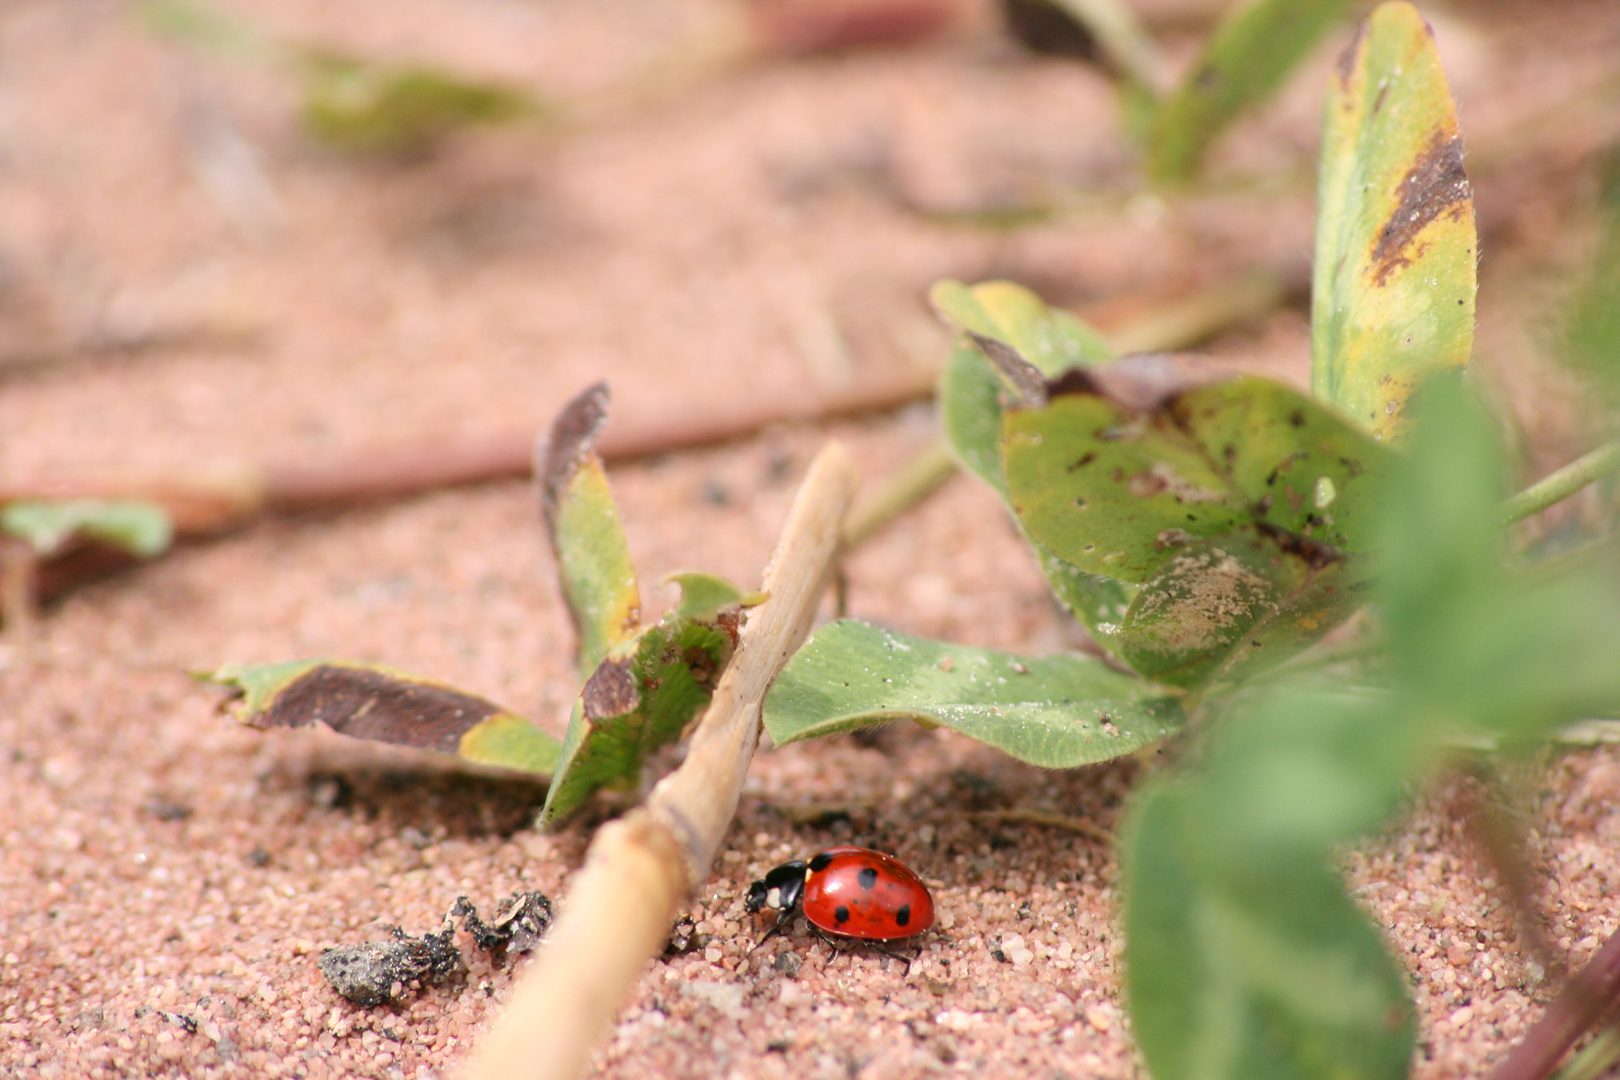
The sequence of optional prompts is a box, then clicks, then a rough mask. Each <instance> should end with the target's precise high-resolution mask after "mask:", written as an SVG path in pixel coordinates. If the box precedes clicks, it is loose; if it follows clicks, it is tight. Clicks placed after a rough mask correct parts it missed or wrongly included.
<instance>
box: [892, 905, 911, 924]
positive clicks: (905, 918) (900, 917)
mask: <svg viewBox="0 0 1620 1080" xmlns="http://www.w3.org/2000/svg"><path fill="white" fill-rule="evenodd" d="M894 922H895V925H896V926H905V925H906V924H907V923H909V922H911V905H910V904H901V905H900V910H899V911H897V912H895V913H894Z"/></svg>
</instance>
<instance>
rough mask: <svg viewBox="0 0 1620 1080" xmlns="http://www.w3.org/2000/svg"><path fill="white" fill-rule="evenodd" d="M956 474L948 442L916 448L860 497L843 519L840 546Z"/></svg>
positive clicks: (848, 544)
mask: <svg viewBox="0 0 1620 1080" xmlns="http://www.w3.org/2000/svg"><path fill="white" fill-rule="evenodd" d="M955 475H956V458H955V457H953V456H952V454H951V447H950V444H949V443H947V442H946V441H945V440H944V439H942V438H941V439H935V440H934V441H933V442H931V443H929V444H928V446H927V447H925V448H924V449H922V450H919V451H917V453H916V454H915V455H914V456H913V457H911V459H910V460H908V461H907V462H906V463H905V464H904V465H902V466H900V471H899V472H897V473H895V474H894V475H893V476H891V477H889V478H888V479H887V480H886V481H884V483H883V486H882V487H880V488H878V490H877V491H876V492H875V493H874V494H873V495H872V497H871V498H869V499H863V500H861V503H860V505H858V506H856V507H855V509H854V510H853V511H851V513H850V515H849V520H847V521H845V522H844V546H845V547H846V548H853V547H855V546H857V545H859V544H860V543H862V542H863V541H865V540H866V539H867V538H868V537H870V536H871V535H872V534H874V533H876V532H878V531H879V530H881V529H882V528H883V527H884V526H886V525H888V524H889V523H890V522H892V521H894V520H895V519H896V518H898V517H899V516H900V515H901V514H903V513H905V512H906V511H907V510H909V509H911V508H912V507H913V506H915V505H917V504H918V503H920V502H922V501H923V500H924V499H926V498H927V497H928V496H929V495H932V494H933V493H934V491H935V490H936V489H937V488H938V487H939V486H940V485H941V484H943V483H945V481H947V480H949V479H950V478H951V477H953V476H955Z"/></svg>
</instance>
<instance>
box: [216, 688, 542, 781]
mask: <svg viewBox="0 0 1620 1080" xmlns="http://www.w3.org/2000/svg"><path fill="white" fill-rule="evenodd" d="M207 679H208V680H209V681H210V682H215V683H219V684H221V685H223V686H227V687H230V688H231V689H232V690H233V691H234V692H235V695H236V699H237V704H236V706H235V708H234V710H233V711H234V712H235V715H236V718H237V719H238V720H241V721H242V722H243V723H245V724H250V725H252V726H253V727H257V728H273V727H308V726H309V725H311V724H324V725H325V726H326V727H329V728H331V729H332V730H333V731H335V732H337V733H338V734H340V735H348V736H350V737H352V738H356V739H368V740H371V741H374V742H385V743H393V744H395V745H397V746H410V747H415V748H417V749H421V750H433V751H437V752H439V753H443V754H454V755H456V756H457V757H460V758H462V759H464V760H466V761H470V762H475V763H477V764H479V765H493V766H496V767H499V768H503V769H515V770H517V771H519V772H527V773H535V774H538V775H541V776H549V775H551V773H552V771H553V770H554V769H555V768H556V765H557V758H558V752H559V750H560V748H561V745H562V744H561V742H560V741H559V740H558V739H557V737H556V736H554V735H551V734H549V733H547V732H545V731H542V730H540V729H539V728H538V727H536V726H535V725H534V724H532V723H530V722H529V721H528V720H525V719H524V718H523V717H521V716H518V715H516V714H514V713H511V712H508V711H506V710H505V709H503V708H501V707H500V706H499V705H496V704H494V703H493V702H490V701H486V700H484V699H483V698H481V697H475V696H474V695H472V694H468V693H465V692H464V691H461V690H457V689H456V688H455V687H453V686H447V685H445V684H444V683H441V682H435V681H434V680H432V679H424V678H422V677H420V676H417V675H411V674H408V673H406V672H403V671H398V670H396V669H394V668H389V667H385V666H383V665H381V664H367V663H361V662H359V661H355V660H294V661H290V662H286V663H280V664H260V665H254V666H242V665H235V664H233V665H229V666H227V667H223V668H220V669H219V670H218V671H216V672H214V673H212V674H211V675H208V676H207Z"/></svg>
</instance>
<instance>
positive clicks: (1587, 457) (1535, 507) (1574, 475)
mask: <svg viewBox="0 0 1620 1080" xmlns="http://www.w3.org/2000/svg"><path fill="white" fill-rule="evenodd" d="M1615 469H1620V439H1616V440H1614V441H1612V442H1607V443H1604V444H1603V445H1602V446H1600V447H1598V448H1597V449H1596V450H1593V451H1592V452H1591V453H1589V454H1584V455H1582V456H1581V457H1578V458H1576V459H1575V460H1574V461H1572V462H1570V463H1569V464H1568V465H1565V466H1564V467H1563V468H1562V469H1559V470H1558V471H1557V472H1554V473H1552V474H1550V475H1548V476H1546V477H1543V478H1542V479H1540V480H1538V481H1536V482H1535V483H1534V484H1531V485H1530V486H1529V487H1527V488H1525V489H1524V490H1523V491H1521V492H1519V493H1518V494H1517V495H1514V496H1512V497H1511V498H1508V499H1504V500H1503V501H1502V520H1503V521H1504V522H1505V523H1507V524H1509V525H1512V524H1513V523H1514V522H1516V521H1523V520H1524V519H1525V518H1527V517H1529V516H1530V515H1531V514H1534V513H1538V512H1539V511H1542V510H1545V509H1547V507H1549V506H1551V505H1552V504H1553V503H1555V502H1558V501H1560V500H1562V499H1567V498H1569V497H1570V496H1571V495H1573V494H1575V493H1576V492H1577V491H1579V490H1580V489H1581V488H1583V487H1585V486H1586V485H1587V484H1590V483H1591V482H1592V481H1594V480H1597V479H1600V478H1601V477H1604V476H1607V475H1608V474H1609V473H1611V472H1614V470H1615Z"/></svg>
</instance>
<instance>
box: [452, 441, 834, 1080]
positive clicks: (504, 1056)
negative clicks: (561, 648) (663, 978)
mask: <svg viewBox="0 0 1620 1080" xmlns="http://www.w3.org/2000/svg"><path fill="white" fill-rule="evenodd" d="M857 482H858V477H857V473H856V469H855V464H854V461H853V459H851V457H850V456H849V453H848V452H847V451H846V450H844V448H843V447H842V446H840V445H839V444H837V443H829V444H827V446H826V447H824V448H823V449H822V451H821V453H820V454H819V455H818V456H817V457H816V460H815V462H814V463H813V464H812V465H811V467H810V472H809V475H808V476H806V478H805V481H804V485H803V487H801V488H800V489H799V495H798V498H797V499H796V500H795V501H794V504H793V509H792V511H791V513H790V514H789V515H788V521H787V525H786V526H785V527H784V528H783V531H782V539H781V540H780V541H779V542H778V544H777V548H776V553H775V555H774V556H773V557H772V559H771V564H770V566H769V567H768V568H767V569H766V571H765V580H764V585H763V588H764V591H765V592H767V593H769V594H770V598H769V599H768V600H766V601H765V602H764V603H763V604H761V605H760V606H759V607H757V608H755V609H754V610H753V611H752V612H751V613H750V615H749V619H748V622H747V624H746V625H745V626H744V628H743V630H742V634H741V637H740V638H739V640H738V643H737V651H736V653H735V654H734V655H733V657H732V660H731V663H730V664H729V665H728V666H727V667H726V671H725V674H724V675H722V676H721V679H720V685H719V686H718V687H716V689H715V692H714V698H713V700H712V701H711V702H710V704H709V708H708V710H707V711H706V712H705V713H704V716H703V719H702V720H701V721H700V722H699V724H698V727H697V730H696V731H695V732H694V734H693V735H692V740H691V743H690V744H689V746H688V750H687V755H686V760H685V761H684V762H682V764H681V766H680V768H678V769H676V770H675V771H674V772H672V773H670V774H669V775H668V776H666V777H664V779H663V780H661V781H659V783H658V786H657V787H655V788H653V790H652V793H651V794H650V795H649V796H648V797H647V801H646V804H645V805H644V806H642V807H640V808H638V809H636V810H635V811H632V812H631V813H630V814H628V815H626V816H625V817H623V818H621V819H619V820H617V821H611V822H609V823H608V824H606V825H604V826H602V828H601V829H599V830H597V833H596V837H595V839H593V840H592V841H591V847H590V850H589V851H588V852H587V854H586V858H585V865H584V867H583V868H582V869H581V870H580V871H579V873H578V875H576V877H575V878H574V880H573V881H572V882H571V883H570V888H569V891H568V897H567V900H566V901H565V903H564V905H563V911H562V916H561V918H559V919H558V920H557V924H556V926H555V927H554V928H553V929H552V931H551V934H550V936H549V937H548V939H547V941H546V944H545V947H544V950H543V951H542V952H541V954H540V957H539V959H538V961H537V962H536V963H535V964H534V966H533V967H532V968H530V969H529V971H528V972H527V973H526V974H525V975H524V977H523V980H522V982H521V983H520V984H519V986H518V988H517V992H516V994H514V995H513V997H512V1001H511V1004H510V1005H508V1006H507V1010H506V1013H505V1014H504V1015H503V1016H502V1017H501V1018H500V1020H499V1021H498V1022H497V1023H496V1025H495V1028H494V1030H492V1031H491V1032H490V1034H489V1036H488V1037H487V1038H486V1039H485V1040H484V1041H483V1043H482V1044H481V1045H480V1046H479V1048H478V1050H477V1052H476V1054H475V1055H474V1057H473V1059H472V1062H471V1064H470V1066H469V1068H468V1070H467V1073H466V1075H467V1076H468V1077H469V1080H569V1078H571V1077H573V1076H575V1075H577V1074H578V1073H579V1071H580V1070H581V1069H582V1068H583V1067H584V1064H585V1060H586V1058H587V1056H588V1055H589V1054H590V1051H591V1047H592V1046H593V1045H594V1044H595V1042H596V1040H597V1037H598V1035H599V1034H600V1032H601V1031H602V1029H603V1028H604V1027H606V1026H607V1024H608V1022H609V1021H610V1020H612V1018H613V1015H614V1014H615V1013H616V1012H617V1011H618V1009H619V1005H620V1003H621V1002H622V1001H623V999H624V997H625V995H626V994H627V993H628V992H629V991H630V988H631V987H632V986H633V985H634V983H635V980H636V979H637V978H638V977H639V976H640V974H641V972H642V970H643V968H645V966H646V964H647V961H648V960H649V959H651V958H652V957H653V956H654V955H655V954H656V953H657V951H658V949H659V947H660V946H661V945H662V944H663V943H664V941H665V940H666V939H667V937H668V935H669V927H670V923H671V921H672V920H673V919H674V917H675V913H676V910H677V909H678V908H679V906H680V904H681V902H682V901H683V900H684V899H685V897H686V896H687V894H688V893H689V892H690V891H691V890H692V889H693V888H694V887H696V886H697V885H698V884H699V883H701V882H702V881H703V880H704V878H706V877H707V876H708V873H709V866H710V864H711V863H712V862H713V861H714V855H715V852H716V850H717V849H718V848H719V846H720V841H721V839H722V838H723V837H724V836H725V833H726V829H727V828H729V827H730V825H731V820H732V818H733V816H734V815H735V814H736V811H737V797H738V795H739V793H740V792H741V790H742V781H743V776H744V774H746V773H747V771H748V763H749V761H750V760H751V759H752V757H753V754H754V748H755V746H756V745H757V744H758V742H759V730H760V728H759V707H760V701H761V700H762V699H763V698H764V696H765V691H766V689H767V688H768V687H769V686H770V683H771V680H772V679H774V678H775V677H776V674H777V672H778V671H779V670H780V669H781V666H782V664H784V663H785V662H786V661H787V658H788V657H789V656H790V655H791V654H792V653H793V650H794V649H796V648H797V647H798V646H799V644H800V643H801V642H802V641H803V640H804V638H805V636H806V635H807V634H808V633H809V631H810V624H811V622H812V621H813V620H814V618H815V613H816V606H817V604H818V603H819V601H820V599H821V594H822V592H823V591H824V590H825V588H826V585H827V580H828V578H829V576H830V574H831V570H832V564H833V558H834V556H835V554H836V553H837V549H838V538H839V532H840V527H841V525H842V523H843V519H844V514H845V513H846V511H847V510H848V508H849V503H850V499H851V498H852V497H853V495H854V492H855V486H856V484H857Z"/></svg>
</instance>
